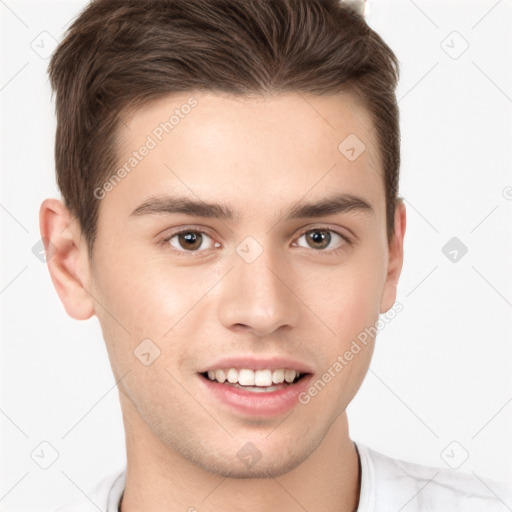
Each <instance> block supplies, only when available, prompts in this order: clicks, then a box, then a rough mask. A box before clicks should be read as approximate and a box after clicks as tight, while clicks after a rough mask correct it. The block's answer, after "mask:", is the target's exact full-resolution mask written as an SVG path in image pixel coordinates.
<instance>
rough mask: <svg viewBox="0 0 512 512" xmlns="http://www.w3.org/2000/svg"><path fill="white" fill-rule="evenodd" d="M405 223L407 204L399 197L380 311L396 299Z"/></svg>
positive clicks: (402, 254)
mask: <svg viewBox="0 0 512 512" xmlns="http://www.w3.org/2000/svg"><path fill="white" fill-rule="evenodd" d="M405 225H406V214H405V204H404V202H403V199H402V198H399V199H398V200H397V203H396V208H395V233H394V236H393V239H392V240H391V242H390V244H389V258H388V272H387V276H386V282H385V283H384V289H383V292H382V297H381V303H380V313H385V312H386V311H388V310H389V309H391V307H392V306H393V304H394V303H395V300H396V287H397V285H398V279H399V277H400V273H401V271H402V265H403V261H404V235H405Z"/></svg>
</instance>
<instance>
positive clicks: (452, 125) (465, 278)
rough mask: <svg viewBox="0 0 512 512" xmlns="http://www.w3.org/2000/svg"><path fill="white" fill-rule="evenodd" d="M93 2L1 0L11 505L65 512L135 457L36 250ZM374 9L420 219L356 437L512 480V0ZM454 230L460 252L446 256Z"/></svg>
mask: <svg viewBox="0 0 512 512" xmlns="http://www.w3.org/2000/svg"><path fill="white" fill-rule="evenodd" d="M85 4H86V2H84V1H80V2H78V1H66V2H48V1H37V2H35V1H34V2H19V1H14V0H5V1H1V2H0V16H1V75H0V108H1V112H0V119H1V130H2V131H1V152H0V157H1V165H2V174H1V194H0V222H1V229H2V245H1V258H2V261H1V263H2V266H1V275H0V301H1V308H2V311H1V336H2V345H1V359H0V362H1V370H2V374H1V375H2V402H1V414H0V427H1V433H2V447H1V448H2V476H1V488H0V509H1V510H2V512H8V511H28V510H38V511H47V510H52V509H53V508H55V507H56V506H57V505H59V504H61V503H63V502H64V501H66V500H68V499H71V498H74V497H78V496H80V495H81V493H82V491H84V492H85V491H86V490H87V489H89V488H90V487H91V486H92V485H93V484H95V483H96V482H97V481H98V480H99V479H100V478H102V477H103V476H104V475H107V474H108V473H111V472H112V471H115V470H117V469H118V468H121V467H122V466H123V464H124V462H125V455H124V433H123V428H122V422H121V414H120V408H119V404H118V396H117V390H116V388H115V383H114V379H113V376H112V374H111V371H110V367H109V363H108V360H107V355H106V351H105V348H104V345H103V340H102V336H101V332H100V329H99V324H98V322H97V320H96V318H93V319H91V320H89V321H86V322H79V321H75V320H72V319H70V318H68V317H67V315H66V313H65V311H64V308H63V307H62V305H61V303H60V302H59V300H58V298H57V295H56V292H55V291H54V289H53V286H52V284H51V281H50V277H49V274H48V271H47V268H46V266H45V264H43V263H42V262H40V261H39V260H38V259H37V257H36V256H35V255H34V254H33V253H32V247H33V246H34V245H35V244H36V243H37V242H38V241H39V238H40V235H39V227H38V211H39V205H40V203H41V201H42V200H43V199H44V198H46V197H50V196H54V197H58V196H59V194H58V191H57V188H56V185H55V178H54V163H53V142H54V131H55V120H54V117H53V105H52V104H51V96H50V89H49V84H48V79H47V75H46V67H47V65H48V62H49V61H48V59H47V58H46V57H47V52H49V51H51V50H53V46H54V44H55V41H54V40H53V38H55V40H59V41H60V40H61V38H62V35H63V31H64V30H65V28H66V27H67V26H68V25H69V22H70V20H71V19H72V18H73V17H74V16H75V15H76V13H77V12H78V11H79V10H80V9H81V8H82V7H83V6H84V5H85ZM368 21H369V23H370V25H371V26H372V27H373V28H374V29H375V30H377V32H378V33H379V34H381V35H382V37H383V38H384V40H385V41H386V42H387V43H388V44H389V45H390V46H391V48H392V49H393V50H394V51H395V53H396V54H397V56H398V58H399V60H400V63H401V81H400V85H399V88H398V93H397V96H398V98H399V106H400V109H401V129H402V166H401V186H400V194H401V195H402V196H403V197H404V198H405V199H406V205H407V210H408V212H407V213H408V219H407V231H406V241H405V264H404V269H403V273H402V277H401V281H400V284H399V287H398V300H399V301H400V302H401V303H402V304H403V311H402V312H401V313H399V315H398V316H397V317H396V319H395V320H393V321H392V322H391V323H390V324H388V325H386V327H385V328H384V329H383V330H382V332H381V333H380V334H379V336H378V340H377V346H376V350H375V355H374V359H373V362H372V365H371V369H370V372H369V373H368V375H367V377H366V379H365V381H364V383H363V386H362V388H361V390H360V392H359V394H358V396H357V397H356V399H355V401H354V402H353V403H352V404H351V405H350V406H349V419H350V425H351V436H352V438H353V439H355V440H358V441H362V442H364V443H366V444H368V445H369V446H371V447H373V448H375V449H377V450H379V451H382V452H383V453H386V454H388V455H391V456H395V457H398V458H403V459H406V460H411V461H415V462H419V463H423V464H428V465H434V466H439V467H447V462H446V461H449V462H450V463H451V464H452V465H458V464H461V465H460V470H461V471H465V472H469V473H471V472H474V473H475V474H476V475H477V476H478V477H480V478H483V477H489V478H492V479H496V480H509V481H512V436H511V433H512V371H511V370H512V348H511V332H512V326H511V318H512V316H511V310H512V276H511V274H512V268H511V264H510V262H511V261H512V259H511V256H512V254H511V253H512V251H511V233H512V230H511V228H512V226H511V208H512V201H511V197H512V193H511V192H512V188H511V187H512V175H511V168H512V138H511V136H512V76H511V74H512V71H511V69H512V66H511V63H512V40H511V39H512V36H511V34H512V30H511V29H512V1H511V0H500V1H496V0H489V1H487V0H486V1H467V0H464V1H463V0H459V1H453V0H450V1H438V2H434V1H427V0H415V1H414V2H413V1H412V0H411V1H407V0H400V1H393V2H390V1H383V0H379V1H378V2H370V13H369V14H368ZM454 31H455V32H457V33H458V34H454V33H453V32H454ZM42 32H44V33H43V35H40V34H41V33H42ZM443 41H444V42H443ZM464 41H466V42H467V43H465V42H464ZM466 44H469V46H468V48H467V50H466V51H465V52H464V53H462V54H461V55H460V56H458V54H459V53H460V52H461V50H463V49H464V47H465V45H466ZM38 45H39V46H38ZM457 56H458V58H454V57H457ZM454 236H455V237H457V238H459V239H460V240H461V241H462V242H463V243H464V244H465V246H467V248H468V252H467V254H465V255H464V256H463V257H462V258H460V259H459V260H458V261H457V262H452V261H450V259H448V257H446V256H445V254H443V252H442V247H443V246H444V245H445V244H446V243H447V242H448V241H449V240H450V239H451V238H452V237H454ZM43 441H46V442H48V443H50V444H51V446H52V447H53V449H54V450H56V452H58V455H59V456H58V459H57V460H56V461H55V462H54V463H53V464H52V465H51V466H50V467H49V468H48V469H42V468H41V467H40V466H39V465H38V464H37V463H36V462H35V461H36V460H38V461H39V462H40V463H44V460H43V459H44V457H46V459H47V462H49V461H50V460H51V459H50V458H51V454H52V449H50V448H49V447H48V446H47V445H45V446H43V452H41V447H39V448H38V449H37V450H36V452H35V454H38V453H39V454H40V453H44V454H45V455H44V457H42V458H39V459H37V457H35V455H34V453H33V450H34V449H36V447H38V446H39V444H40V443H41V442H43ZM454 441H455V443H453V442H454ZM450 443H451V444H450ZM447 446H449V447H448V449H446V450H445V448H446V447H447ZM466 452H467V453H466ZM31 453H33V455H32V456H31ZM442 454H444V455H442ZM466 455H468V458H467V460H465V461H464V458H465V457H466ZM32 457H33V458H32ZM507 505H508V507H510V508H512V503H508V504H507Z"/></svg>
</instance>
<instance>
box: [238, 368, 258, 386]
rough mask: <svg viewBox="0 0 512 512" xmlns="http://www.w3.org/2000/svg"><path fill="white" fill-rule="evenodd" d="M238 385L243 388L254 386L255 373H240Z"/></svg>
mask: <svg viewBox="0 0 512 512" xmlns="http://www.w3.org/2000/svg"><path fill="white" fill-rule="evenodd" d="M238 384H240V385H241V386H254V372H253V371H252V370H247V369H243V370H240V371H239V372H238Z"/></svg>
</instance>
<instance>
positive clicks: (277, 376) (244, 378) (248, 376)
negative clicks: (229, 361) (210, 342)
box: [207, 368, 300, 388]
mask: <svg viewBox="0 0 512 512" xmlns="http://www.w3.org/2000/svg"><path fill="white" fill-rule="evenodd" d="M207 373H208V378H209V379H210V380H216V381H217V382H220V383H224V382H226V380H227V382H229V383H230V384H237V383H238V384H240V385H241V386H260V387H265V388H268V387H270V386H272V384H282V383H283V382H285V381H286V382H287V383H288V384H291V383H292V382H293V381H294V380H295V379H296V378H297V377H298V376H300V372H298V371H295V370H286V369H282V368H279V369H278V370H251V369H248V368H242V369H240V370H238V369H236V368H229V369H225V370H222V369H219V370H208V372H207Z"/></svg>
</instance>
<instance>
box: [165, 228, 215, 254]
mask: <svg viewBox="0 0 512 512" xmlns="http://www.w3.org/2000/svg"><path fill="white" fill-rule="evenodd" d="M164 242H168V243H169V245H170V246H171V247H172V248H173V249H175V250H176V252H181V253H186V252H189V253H190V252H204V251H205V250H207V249H211V248H212V247H213V245H214V244H213V240H212V239H211V238H210V236H209V235H207V234H206V233H203V232H201V231H192V230H187V231H180V232H178V233H174V234H173V235H171V236H169V237H167V238H166V239H165V240H164ZM205 242H209V245H207V246H206V247H204V246H205Z"/></svg>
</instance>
